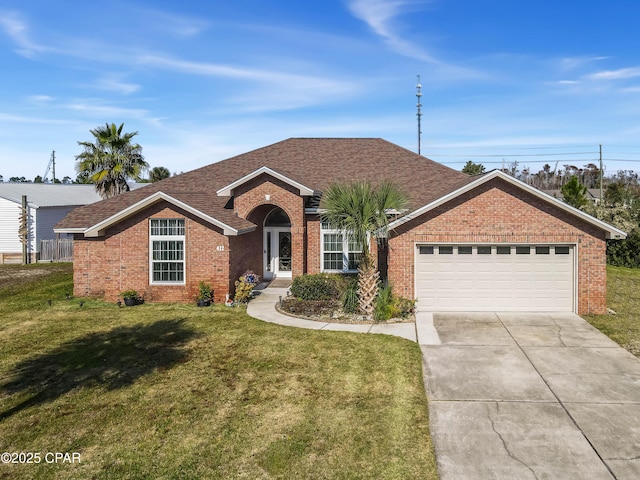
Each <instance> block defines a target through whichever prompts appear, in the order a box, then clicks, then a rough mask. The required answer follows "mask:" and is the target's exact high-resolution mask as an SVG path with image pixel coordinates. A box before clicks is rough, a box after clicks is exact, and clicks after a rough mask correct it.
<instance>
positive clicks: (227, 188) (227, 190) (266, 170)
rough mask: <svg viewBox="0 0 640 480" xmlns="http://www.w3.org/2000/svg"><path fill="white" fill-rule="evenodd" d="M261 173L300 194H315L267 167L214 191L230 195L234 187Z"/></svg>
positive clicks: (221, 195) (221, 194)
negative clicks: (289, 186) (296, 190)
mask: <svg viewBox="0 0 640 480" xmlns="http://www.w3.org/2000/svg"><path fill="white" fill-rule="evenodd" d="M263 173H266V174H267V175H271V176H272V177H274V178H277V179H278V180H280V181H282V182H284V183H286V184H288V185H291V186H292V187H293V188H297V189H298V190H299V191H300V195H302V196H311V195H314V194H315V190H313V189H312V188H309V187H306V186H304V185H302V184H301V183H298V182H296V181H295V180H291V179H290V178H289V177H287V176H285V175H282V174H281V173H278V172H276V171H275V170H271V169H270V168H269V167H260V168H259V169H257V170H254V171H253V172H251V173H250V174H248V175H245V176H244V177H242V178H239V179H238V180H236V181H235V182H233V183H230V184H229V185H227V186H225V187H222V188H221V189H220V190H218V191H217V192H216V193H217V194H218V196H220V197H230V196H231V192H232V190H233V189H234V188H237V187H239V186H240V185H242V184H243V183H246V182H248V181H249V180H251V179H253V178H256V177H257V176H258V175H262V174H263Z"/></svg>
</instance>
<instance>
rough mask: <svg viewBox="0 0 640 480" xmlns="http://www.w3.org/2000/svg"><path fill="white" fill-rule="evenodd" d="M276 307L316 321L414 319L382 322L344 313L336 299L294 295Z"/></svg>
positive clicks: (290, 313)
mask: <svg viewBox="0 0 640 480" xmlns="http://www.w3.org/2000/svg"><path fill="white" fill-rule="evenodd" d="M276 309H277V310H278V311H279V312H280V313H282V314H284V315H289V316H292V317H297V318H304V319H305V320H314V321H317V322H330V323H352V324H365V325H366V324H374V323H411V322H414V321H415V318H414V317H413V316H412V317H410V318H392V319H390V320H386V321H383V322H378V321H375V320H369V319H367V318H366V317H365V316H363V315H359V314H355V313H345V312H344V311H343V310H342V308H341V306H340V302H338V301H336V300H300V299H299V298H295V297H287V298H284V299H283V300H282V304H281V305H276Z"/></svg>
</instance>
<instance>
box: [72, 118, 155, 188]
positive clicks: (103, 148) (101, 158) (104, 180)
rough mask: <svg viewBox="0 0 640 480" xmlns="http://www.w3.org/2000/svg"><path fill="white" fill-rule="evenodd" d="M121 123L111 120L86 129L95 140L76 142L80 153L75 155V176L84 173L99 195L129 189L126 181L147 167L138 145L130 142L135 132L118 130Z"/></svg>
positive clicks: (121, 127)
mask: <svg viewBox="0 0 640 480" xmlns="http://www.w3.org/2000/svg"><path fill="white" fill-rule="evenodd" d="M123 127H124V123H122V124H120V126H119V127H116V124H115V123H112V124H111V125H109V124H108V123H107V124H105V126H104V127H98V128H96V129H95V130H90V132H91V134H92V135H93V136H94V138H95V141H94V142H93V143H91V142H78V145H80V146H82V147H83V148H84V152H82V153H81V154H80V155H77V156H76V160H78V163H77V164H76V170H77V172H78V174H79V175H78V176H80V175H86V176H87V177H89V178H90V179H91V181H92V182H93V184H94V185H95V186H96V191H97V192H98V193H99V194H100V196H101V197H102V198H110V197H113V196H114V195H118V194H120V193H123V192H127V191H129V185H128V184H127V181H129V180H135V181H137V180H139V179H140V175H141V174H142V173H143V171H144V170H146V169H147V168H149V165H148V164H147V162H145V161H144V157H143V156H142V147H141V146H140V145H138V144H137V143H132V139H133V137H135V136H136V135H137V134H138V132H133V133H124V134H123V133H122V129H123Z"/></svg>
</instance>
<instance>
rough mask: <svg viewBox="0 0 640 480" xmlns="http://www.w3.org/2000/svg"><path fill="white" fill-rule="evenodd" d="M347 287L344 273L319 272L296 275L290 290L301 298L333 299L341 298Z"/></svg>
mask: <svg viewBox="0 0 640 480" xmlns="http://www.w3.org/2000/svg"><path fill="white" fill-rule="evenodd" d="M345 287H346V282H345V279H343V278H342V275H338V274H328V273H317V274H315V275H300V276H299V277H296V278H295V279H294V280H293V283H292V284H291V287H290V288H289V291H290V292H291V295H293V296H294V297H296V298H299V299H301V300H332V299H338V298H340V295H341V292H342V291H343V290H344V288H345Z"/></svg>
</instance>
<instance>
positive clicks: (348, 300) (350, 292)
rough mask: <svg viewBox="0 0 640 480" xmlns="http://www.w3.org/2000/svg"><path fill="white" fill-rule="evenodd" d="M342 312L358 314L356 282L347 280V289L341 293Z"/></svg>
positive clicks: (355, 280)
mask: <svg viewBox="0 0 640 480" xmlns="http://www.w3.org/2000/svg"><path fill="white" fill-rule="evenodd" d="M342 310H343V311H344V312H345V313H357V312H358V280H357V279H355V278H353V279H350V280H349V283H348V284H347V287H346V288H345V290H344V292H342Z"/></svg>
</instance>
